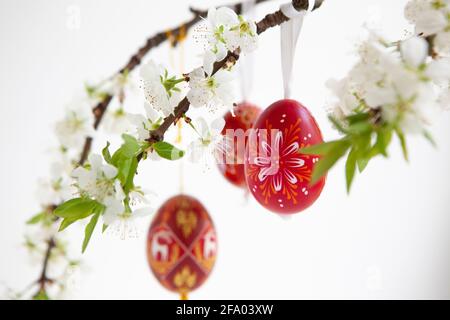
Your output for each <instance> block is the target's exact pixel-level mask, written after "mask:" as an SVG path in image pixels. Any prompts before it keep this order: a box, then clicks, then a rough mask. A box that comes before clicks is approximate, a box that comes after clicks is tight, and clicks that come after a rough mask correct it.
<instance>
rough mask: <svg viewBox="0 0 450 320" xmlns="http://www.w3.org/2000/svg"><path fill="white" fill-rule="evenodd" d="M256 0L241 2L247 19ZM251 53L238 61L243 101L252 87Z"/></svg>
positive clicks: (250, 16)
mask: <svg viewBox="0 0 450 320" xmlns="http://www.w3.org/2000/svg"><path fill="white" fill-rule="evenodd" d="M255 4H256V0H247V1H244V2H243V3H242V14H244V15H245V16H246V18H247V19H253V17H254V13H255V7H256V6H255ZM251 55H252V54H249V55H247V56H242V57H241V59H242V61H241V62H240V63H239V70H240V76H241V95H242V97H241V98H242V100H243V101H248V98H249V96H250V92H251V91H252V87H253V70H254V68H253V66H254V64H253V60H254V59H253V57H251ZM241 59H239V60H241Z"/></svg>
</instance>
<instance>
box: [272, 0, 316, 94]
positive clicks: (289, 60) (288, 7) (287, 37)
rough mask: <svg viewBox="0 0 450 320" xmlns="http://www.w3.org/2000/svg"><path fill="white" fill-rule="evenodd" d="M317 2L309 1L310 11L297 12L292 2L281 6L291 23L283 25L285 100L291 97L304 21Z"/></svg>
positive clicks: (281, 27)
mask: <svg viewBox="0 0 450 320" xmlns="http://www.w3.org/2000/svg"><path fill="white" fill-rule="evenodd" d="M315 4H316V1H315V0H308V9H307V10H301V11H297V10H296V9H295V8H294V6H293V5H292V2H290V3H286V4H283V5H281V6H280V10H281V12H282V13H283V14H284V15H285V16H286V17H288V18H289V21H287V22H285V23H283V24H281V26H280V31H281V37H280V38H281V71H282V74H283V86H284V98H285V99H289V98H290V97H291V93H292V90H291V86H292V78H293V77H292V69H293V66H294V57H295V48H296V46H297V40H298V37H299V35H300V31H301V30H302V26H303V20H304V18H305V16H306V14H307V13H309V12H311V11H312V10H313V9H314V6H315Z"/></svg>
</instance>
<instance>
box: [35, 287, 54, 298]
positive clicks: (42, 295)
mask: <svg viewBox="0 0 450 320" xmlns="http://www.w3.org/2000/svg"><path fill="white" fill-rule="evenodd" d="M33 300H50V298H49V296H48V294H47V292H46V291H45V289H41V290H39V292H38V293H36V294H35V295H34V296H33Z"/></svg>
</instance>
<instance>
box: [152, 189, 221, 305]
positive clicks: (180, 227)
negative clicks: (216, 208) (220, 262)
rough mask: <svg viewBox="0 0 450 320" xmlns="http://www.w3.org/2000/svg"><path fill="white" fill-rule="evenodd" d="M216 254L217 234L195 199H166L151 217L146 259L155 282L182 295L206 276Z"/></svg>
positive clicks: (188, 197) (184, 196) (179, 197)
mask: <svg viewBox="0 0 450 320" xmlns="http://www.w3.org/2000/svg"><path fill="white" fill-rule="evenodd" d="M216 254H217V236H216V231H215V229H214V225H213V222H212V220H211V218H210V216H209V214H208V212H207V211H206V209H205V207H204V206H203V205H202V204H201V203H200V202H199V201H198V200H197V199H195V198H193V197H190V196H187V195H177V196H175V197H172V198H170V199H169V200H167V201H166V202H165V203H164V204H163V205H162V206H161V208H160V209H159V210H158V212H157V214H156V216H155V217H154V219H153V222H152V224H151V225H150V229H149V232H148V237H147V259H148V263H149V265H150V268H151V270H152V272H153V274H154V275H155V277H156V278H157V279H158V281H159V282H160V283H161V284H162V285H163V286H164V287H165V288H167V289H169V290H171V291H174V292H177V293H179V294H180V295H181V297H182V298H186V296H187V293H188V292H190V291H192V290H194V289H196V288H198V287H199V286H200V285H201V284H202V283H203V282H204V281H205V280H206V279H207V277H208V276H209V274H210V272H211V270H212V268H213V266H214V263H215V261H216Z"/></svg>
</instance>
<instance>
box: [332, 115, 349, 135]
mask: <svg viewBox="0 0 450 320" xmlns="http://www.w3.org/2000/svg"><path fill="white" fill-rule="evenodd" d="M328 119H329V120H330V122H331V123H332V124H333V125H334V126H335V127H336V129H337V130H338V131H339V132H341V133H343V134H348V131H347V129H345V128H344V127H343V126H342V124H341V122H340V121H339V120H337V119H336V118H335V117H333V116H332V115H329V116H328Z"/></svg>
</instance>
